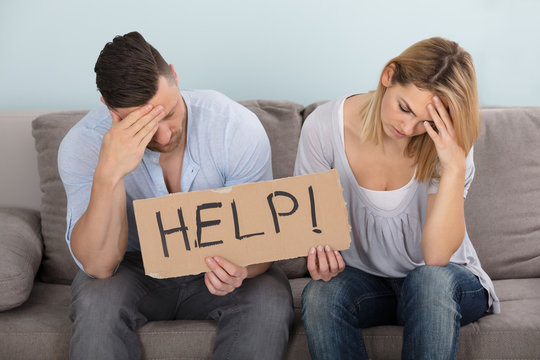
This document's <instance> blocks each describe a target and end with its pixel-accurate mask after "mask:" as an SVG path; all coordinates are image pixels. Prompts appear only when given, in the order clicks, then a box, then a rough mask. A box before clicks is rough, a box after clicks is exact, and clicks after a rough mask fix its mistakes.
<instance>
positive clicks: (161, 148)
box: [146, 143, 174, 153]
mask: <svg viewBox="0 0 540 360" xmlns="http://www.w3.org/2000/svg"><path fill="white" fill-rule="evenodd" d="M146 147H147V148H148V149H149V150H152V151H155V152H160V153H168V152H171V151H173V150H174V144H171V143H169V144H166V145H160V144H157V143H150V144H148V146H146Z"/></svg>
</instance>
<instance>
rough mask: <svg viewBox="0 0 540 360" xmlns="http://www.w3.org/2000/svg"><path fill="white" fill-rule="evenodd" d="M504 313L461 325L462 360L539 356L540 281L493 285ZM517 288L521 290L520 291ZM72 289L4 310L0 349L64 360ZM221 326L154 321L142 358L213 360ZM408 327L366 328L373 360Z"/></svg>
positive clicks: (299, 335) (296, 282)
mask: <svg viewBox="0 0 540 360" xmlns="http://www.w3.org/2000/svg"><path fill="white" fill-rule="evenodd" d="M307 281H308V279H307V278H303V279H293V280H291V287H292V289H293V300H294V304H295V311H296V317H295V321H294V324H293V328H292V330H291V337H290V341H289V347H288V349H287V355H286V356H285V358H286V359H291V360H293V359H294V360H301V359H309V358H310V357H309V353H308V352H307V342H306V338H305V330H304V327H303V325H302V322H301V319H300V308H299V304H300V296H301V293H302V289H303V288H304V286H305V284H306V283H307ZM494 284H495V289H496V291H497V293H498V294H499V297H500V300H501V308H502V313H501V314H498V315H486V316H484V317H483V318H481V319H480V320H479V321H477V322H474V323H472V324H469V325H467V326H464V327H463V328H462V330H461V336H460V340H459V350H458V358H459V359H537V358H538V354H540V341H538V339H540V279H513V280H498V281H494ZM516 291H518V292H517V293H516ZM69 299H70V289H69V286H67V285H56V284H45V283H41V282H36V283H35V285H34V288H33V290H32V294H31V295H30V298H29V300H28V301H27V302H26V303H25V304H24V305H22V306H21V307H19V308H17V309H13V310H10V311H6V312H3V313H0V324H2V326H0V349H1V350H2V353H3V354H9V355H10V358H13V359H36V358H39V359H67V358H68V352H69V339H70V336H71V321H70V320H69V317H68V314H69V302H70V300H69ZM215 331H216V325H215V323H214V322H213V321H185V320H178V321H159V322H150V323H148V324H146V325H145V326H143V327H141V328H140V329H139V330H138V334H139V337H140V339H141V343H142V347H143V358H145V359H165V358H167V359H172V358H174V359H188V358H189V359H193V358H197V359H210V358H211V351H212V345H213V341H214V339H215ZM402 337H403V328H402V327H400V326H378V327H373V328H369V329H366V330H364V338H365V342H366V346H367V348H368V352H369V354H370V356H371V357H372V358H373V359H399V358H400V352H401V342H402Z"/></svg>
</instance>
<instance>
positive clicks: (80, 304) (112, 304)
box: [70, 277, 136, 323]
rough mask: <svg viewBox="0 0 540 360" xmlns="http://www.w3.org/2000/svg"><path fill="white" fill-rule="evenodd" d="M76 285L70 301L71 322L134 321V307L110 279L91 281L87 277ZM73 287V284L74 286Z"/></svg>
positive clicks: (126, 294) (121, 289)
mask: <svg viewBox="0 0 540 360" xmlns="http://www.w3.org/2000/svg"><path fill="white" fill-rule="evenodd" d="M78 281H81V282H82V283H78V284H76V286H77V288H76V289H73V290H74V291H73V295H72V299H71V309H70V317H71V319H72V321H75V320H76V319H84V320H83V322H88V321H90V322H92V321H96V322H104V323H107V322H115V321H118V320H119V319H121V318H123V319H125V320H130V321H131V320H134V314H135V311H136V307H135V304H134V301H133V298H132V297H130V295H129V293H128V291H126V289H125V288H124V289H123V288H122V287H119V286H117V283H118V282H117V281H114V280H113V279H112V278H111V279H92V278H90V277H87V278H86V279H84V280H81V279H78ZM74 285H75V284H74Z"/></svg>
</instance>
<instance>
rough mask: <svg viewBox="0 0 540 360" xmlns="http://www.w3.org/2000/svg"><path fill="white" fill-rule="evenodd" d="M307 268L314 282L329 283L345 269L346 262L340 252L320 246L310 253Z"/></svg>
mask: <svg viewBox="0 0 540 360" xmlns="http://www.w3.org/2000/svg"><path fill="white" fill-rule="evenodd" d="M307 268H308V271H309V273H310V275H311V278H312V279H313V280H323V281H329V280H330V279H332V278H333V277H335V276H336V275H337V274H339V273H340V272H341V271H343V269H345V262H344V261H343V258H342V257H341V254H340V253H339V251H334V250H332V248H331V247H330V246H328V245H326V246H325V247H324V248H323V247H322V246H320V245H319V246H317V248H311V250H310V251H309V253H308V258H307Z"/></svg>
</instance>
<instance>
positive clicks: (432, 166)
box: [295, 38, 499, 360]
mask: <svg viewBox="0 0 540 360" xmlns="http://www.w3.org/2000/svg"><path fill="white" fill-rule="evenodd" d="M478 128H479V109H478V95H477V89H476V76H475V71H474V67H473V63H472V58H471V56H470V55H469V54H468V53H467V52H466V51H464V50H463V49H462V48H461V47H460V46H459V45H458V44H457V43H455V42H452V41H448V40H445V39H442V38H431V39H427V40H423V41H420V42H418V43H416V44H414V45H412V46H411V47H409V48H408V49H406V50H405V51H404V52H403V53H402V54H401V55H399V56H398V57H396V58H394V59H392V60H390V61H389V62H388V64H387V65H386V66H385V67H384V70H383V72H382V75H381V78H380V81H379V85H378V87H377V89H376V90H375V91H373V92H370V93H368V94H359V95H351V96H346V97H342V98H340V99H337V100H334V101H330V102H328V103H326V104H324V105H322V106H319V107H318V108H317V109H316V110H315V111H314V112H313V113H312V114H311V115H310V116H309V117H308V118H307V119H306V122H305V124H304V126H303V129H302V135H301V138H300V143H299V148H298V154H297V158H296V165H295V174H296V175H301V174H308V173H316V172H321V171H326V170H329V169H332V168H335V169H337V170H338V172H339V174H340V179H341V184H342V186H343V193H344V197H345V200H346V202H347V206H348V210H349V221H350V224H351V227H352V230H351V236H352V242H351V247H350V248H349V249H347V250H345V251H343V252H342V254H340V253H339V252H337V251H333V250H332V249H331V248H330V247H328V246H326V247H322V246H319V247H318V248H317V249H311V251H310V252H309V254H308V269H309V272H310V274H311V277H312V281H310V283H309V284H308V285H307V286H306V288H305V289H304V293H303V295H302V304H303V309H302V312H303V320H304V324H305V327H306V332H307V337H308V344H309V349H310V352H311V355H312V357H313V358H314V359H333V360H335V359H358V358H361V359H367V358H368V354H367V352H366V348H365V344H364V341H363V338H362V330H361V329H363V328H367V327H371V326H377V325H388V324H399V325H403V326H404V332H403V349H402V358H404V359H415V360H418V359H454V358H456V356H457V346H458V339H459V330H460V326H462V325H466V324H468V323H470V322H472V321H475V320H477V319H478V318H480V317H481V316H482V315H484V314H485V313H486V312H487V311H491V312H495V313H497V312H499V301H498V299H497V297H496V295H495V292H494V289H493V284H492V282H491V280H490V279H489V277H488V275H487V274H486V273H485V272H484V271H483V270H482V268H481V265H480V262H479V260H478V256H477V255H476V252H475V250H474V248H473V246H472V244H471V241H470V240H469V237H468V235H467V232H466V229H465V216H464V197H465V196H466V195H467V190H468V189H469V186H470V184H471V181H472V179H473V176H474V163H473V143H474V141H475V140H476V138H477V136H478ZM318 280H322V281H318Z"/></svg>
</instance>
